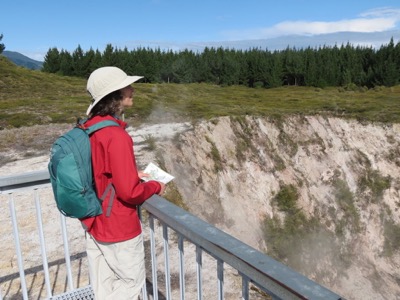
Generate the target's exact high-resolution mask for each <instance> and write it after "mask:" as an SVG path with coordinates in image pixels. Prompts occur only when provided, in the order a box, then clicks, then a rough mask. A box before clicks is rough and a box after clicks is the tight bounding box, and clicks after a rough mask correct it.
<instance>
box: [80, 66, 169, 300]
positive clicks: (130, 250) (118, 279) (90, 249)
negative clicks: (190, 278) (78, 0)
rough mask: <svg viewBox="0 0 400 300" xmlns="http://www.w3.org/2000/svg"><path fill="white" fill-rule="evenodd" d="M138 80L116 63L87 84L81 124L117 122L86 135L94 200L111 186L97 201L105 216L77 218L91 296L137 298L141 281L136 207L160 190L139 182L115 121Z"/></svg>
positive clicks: (142, 270)
mask: <svg viewBox="0 0 400 300" xmlns="http://www.w3.org/2000/svg"><path fill="white" fill-rule="evenodd" d="M140 78H142V77H140V76H128V75H127V74H126V73H125V72H124V71H122V70H121V69H119V68H116V67H103V68H99V69H97V70H95V71H94V72H93V73H92V74H91V75H90V77H89V79H88V82H87V90H88V92H89V93H90V95H91V96H92V99H93V100H92V103H91V104H90V106H89V108H88V110H87V115H88V116H89V119H88V121H87V122H86V123H85V126H91V125H93V124H95V123H97V122H100V121H103V120H113V121H115V122H117V123H118V124H119V126H111V127H105V128H103V129H101V130H99V131H96V132H95V133H93V134H92V135H91V137H90V144H91V148H92V164H93V173H94V178H95V185H96V191H97V195H98V197H99V198H100V196H101V195H103V193H104V192H105V190H106V187H107V186H108V185H109V183H111V184H112V186H113V187H114V190H115V195H113V194H114V193H112V192H110V193H108V195H107V197H106V198H105V200H104V201H103V203H102V207H103V211H106V210H107V207H108V205H109V204H110V203H111V212H110V214H109V216H107V215H108V214H105V213H103V214H101V215H99V216H96V217H92V218H86V219H83V220H81V221H82V224H83V226H84V228H85V229H86V232H87V235H86V236H87V238H86V240H87V248H86V250H87V256H88V261H89V272H90V280H91V285H92V287H93V290H94V294H95V297H96V299H97V300H103V299H114V300H115V299H121V300H122V299H137V298H138V295H139V294H140V291H141V288H142V286H143V284H144V283H145V266H144V247H143V238H142V229H141V224H140V220H139V217H138V213H137V205H140V204H142V203H143V202H144V201H145V200H147V199H148V198H149V197H151V196H152V195H154V194H162V193H163V191H164V189H165V185H164V184H163V183H161V182H157V181H148V182H142V181H141V180H140V176H141V175H142V174H141V175H140V174H139V172H138V170H137V167H136V161H135V156H134V151H133V141H132V138H131V137H130V136H129V134H128V133H127V132H126V131H125V128H126V125H127V124H126V123H125V122H123V121H122V120H121V119H120V116H121V115H122V113H123V110H124V108H126V107H130V106H132V104H133V93H134V89H133V88H132V86H131V84H132V83H133V82H135V81H137V80H139V79H140ZM110 198H113V199H110ZM110 201H112V202H110Z"/></svg>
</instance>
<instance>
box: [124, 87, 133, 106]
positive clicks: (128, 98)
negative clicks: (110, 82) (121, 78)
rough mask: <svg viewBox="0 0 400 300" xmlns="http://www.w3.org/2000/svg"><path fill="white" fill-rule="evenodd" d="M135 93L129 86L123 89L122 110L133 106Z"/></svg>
mask: <svg viewBox="0 0 400 300" xmlns="http://www.w3.org/2000/svg"><path fill="white" fill-rule="evenodd" d="M134 92H135V89H134V88H133V87H132V86H131V85H128V86H126V87H124V88H123V89H121V94H122V100H121V105H122V109H124V108H127V107H131V106H132V105H133V93H134Z"/></svg>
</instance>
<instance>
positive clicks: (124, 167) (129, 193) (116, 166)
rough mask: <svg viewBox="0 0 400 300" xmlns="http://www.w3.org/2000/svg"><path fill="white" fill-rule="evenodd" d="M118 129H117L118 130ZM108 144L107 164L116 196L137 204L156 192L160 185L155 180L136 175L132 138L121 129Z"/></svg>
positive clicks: (158, 190)
mask: <svg viewBox="0 0 400 300" xmlns="http://www.w3.org/2000/svg"><path fill="white" fill-rule="evenodd" d="M118 131H119V130H118ZM119 133H121V134H118V135H116V136H115V137H114V138H113V139H112V140H111V143H110V145H109V146H108V152H109V153H108V155H107V157H108V158H109V160H110V161H109V162H108V163H109V166H110V168H111V170H110V171H111V176H112V183H113V185H114V188H115V191H116V195H117V198H118V199H119V200H121V201H124V202H127V203H130V204H134V205H139V204H142V203H143V202H144V201H146V200H147V199H148V198H150V197H151V196H152V195H154V194H157V193H159V192H160V190H161V185H160V184H159V183H158V182H157V181H148V182H142V181H141V180H140V178H139V176H138V170H137V167H136V160H135V155H134V151H133V141H132V138H131V137H130V136H129V135H128V133H126V132H125V130H123V129H121V131H119Z"/></svg>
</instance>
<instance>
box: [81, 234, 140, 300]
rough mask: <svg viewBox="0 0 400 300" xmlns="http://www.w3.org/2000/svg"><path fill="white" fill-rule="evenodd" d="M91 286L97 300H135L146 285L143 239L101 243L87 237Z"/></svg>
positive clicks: (87, 235)
mask: <svg viewBox="0 0 400 300" xmlns="http://www.w3.org/2000/svg"><path fill="white" fill-rule="evenodd" d="M86 252H87V256H88V261H89V275H90V283H91V286H92V288H93V291H94V295H95V299H96V300H110V299H113V300H117V299H118V300H125V299H126V300H128V299H129V300H133V299H138V297H139V294H140V292H141V289H142V287H143V285H144V283H145V279H146V277H145V264H144V246H143V237H142V235H139V236H137V237H135V238H133V239H131V240H127V241H124V242H118V243H102V242H98V241H96V240H95V239H94V238H93V237H92V236H91V235H90V234H88V233H87V234H86Z"/></svg>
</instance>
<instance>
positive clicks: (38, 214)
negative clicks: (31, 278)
mask: <svg viewBox="0 0 400 300" xmlns="http://www.w3.org/2000/svg"><path fill="white" fill-rule="evenodd" d="M34 193H35V206H36V221H37V224H38V230H39V239H40V250H41V252H42V262H43V271H44V278H45V283H46V292H47V296H48V297H49V298H50V297H51V296H52V293H51V289H50V276H49V264H48V262H47V254H46V253H47V252H46V243H45V240H44V234H43V221H42V208H41V206H40V199H39V194H38V193H39V192H38V190H37V189H35V191H34Z"/></svg>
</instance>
